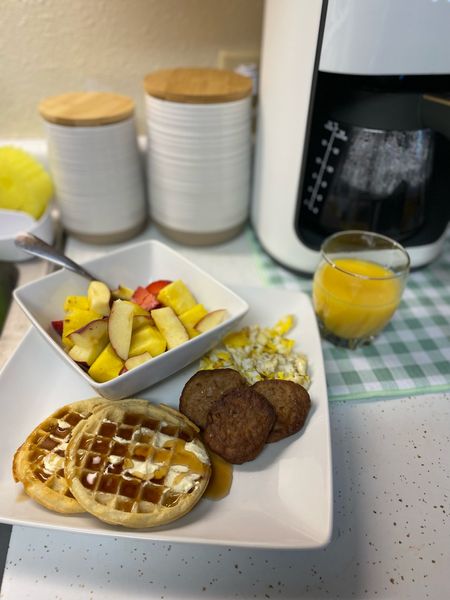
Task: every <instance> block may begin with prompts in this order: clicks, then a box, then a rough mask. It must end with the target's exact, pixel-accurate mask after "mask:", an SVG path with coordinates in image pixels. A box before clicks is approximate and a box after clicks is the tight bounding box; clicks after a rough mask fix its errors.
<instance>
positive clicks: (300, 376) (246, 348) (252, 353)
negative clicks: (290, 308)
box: [200, 315, 311, 388]
mask: <svg viewBox="0 0 450 600" xmlns="http://www.w3.org/2000/svg"><path fill="white" fill-rule="evenodd" d="M293 325H294V317H293V316H292V315H286V316H285V317H283V318H282V319H280V320H279V321H278V322H277V323H276V325H275V326H274V327H271V328H270V327H260V326H259V325H252V326H250V327H245V328H244V329H241V330H240V331H236V332H233V333H230V334H228V335H227V336H226V337H225V338H224V339H223V341H222V344H223V345H222V346H221V347H218V348H215V349H214V350H211V352H209V353H208V354H206V355H205V356H204V357H203V358H202V359H201V361H200V369H226V368H230V369H235V370H236V371H239V373H240V374H241V375H242V376H243V377H245V378H246V379H247V380H248V381H249V382H250V383H255V382H256V381H259V380H261V379H287V380H289V381H294V382H295V383H299V384H300V385H302V386H303V387H304V388H308V387H309V386H310V383H311V379H310V377H309V375H308V361H307V358H306V356H305V355H304V354H300V353H299V352H295V351H294V344H295V341H294V340H291V339H288V338H286V337H285V335H286V334H287V333H288V332H289V331H290V330H291V329H292V327H293Z"/></svg>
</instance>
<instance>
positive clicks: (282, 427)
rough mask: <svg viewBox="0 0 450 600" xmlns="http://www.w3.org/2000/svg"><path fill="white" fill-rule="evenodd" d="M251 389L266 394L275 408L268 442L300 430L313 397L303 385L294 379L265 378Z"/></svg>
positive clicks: (265, 396)
mask: <svg viewBox="0 0 450 600" xmlns="http://www.w3.org/2000/svg"><path fill="white" fill-rule="evenodd" d="M250 389H251V390H254V391H256V392H258V393H259V394H261V395H262V396H264V398H266V399H267V400H268V401H269V402H270V404H271V405H272V406H273V407H274V409H275V412H276V421H275V424H274V426H273V429H272V431H271V432H270V433H269V436H268V438H267V441H268V442H277V441H278V440H282V439H283V438H285V437H288V436H289V435H292V434H294V433H297V431H300V429H301V428H302V427H303V425H304V424H305V421H306V417H307V416H308V413H309V409H310V407H311V399H310V397H309V394H308V392H307V391H306V390H305V388H304V387H303V386H301V385H299V384H298V383H294V382H293V381H286V380H282V379H265V380H264V381H257V382H256V383H254V384H253V385H252V386H251V387H250Z"/></svg>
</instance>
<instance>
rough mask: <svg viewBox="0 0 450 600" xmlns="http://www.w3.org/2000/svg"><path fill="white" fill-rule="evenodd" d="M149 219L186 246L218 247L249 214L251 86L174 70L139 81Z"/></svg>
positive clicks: (216, 72) (209, 73)
mask: <svg viewBox="0 0 450 600" xmlns="http://www.w3.org/2000/svg"><path fill="white" fill-rule="evenodd" d="M144 89H145V92H146V95H145V102H146V116H147V189H148V200H149V208H150V215H151V217H152V220H153V221H154V223H155V224H156V225H157V226H158V227H159V228H160V229H161V230H162V231H163V232H164V233H165V234H166V235H167V236H168V237H170V238H172V239H174V240H175V241H177V242H181V243H183V244H189V245H209V244H216V243H220V242H224V241H226V240H228V239H230V238H232V237H234V236H235V235H237V234H238V233H239V232H240V231H241V230H242V228H243V226H244V225H245V223H246V222H247V219H248V213H249V201H250V183H251V150H252V146H251V144H252V142H251V119H252V97H251V94H252V80H251V79H250V78H248V77H245V76H242V75H239V74H237V73H234V72H232V71H225V70H220V69H208V68H178V69H165V70H162V71H156V72H153V73H150V74H149V75H147V76H146V77H145V79H144Z"/></svg>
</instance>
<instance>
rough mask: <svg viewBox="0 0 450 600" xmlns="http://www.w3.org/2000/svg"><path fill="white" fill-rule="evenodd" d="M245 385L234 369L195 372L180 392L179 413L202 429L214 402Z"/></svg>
mask: <svg viewBox="0 0 450 600" xmlns="http://www.w3.org/2000/svg"><path fill="white" fill-rule="evenodd" d="M247 385H248V384H247V381H246V380H245V379H244V378H243V377H242V376H241V374H240V373H238V372H237V371H235V370H234V369H212V370H210V371H197V373H195V375H193V376H192V377H191V378H190V379H189V381H187V382H186V384H185V386H184V388H183V391H182V392H181V396H180V412H182V413H183V414H184V415H186V416H187V417H188V419H190V420H191V421H193V422H194V423H195V424H196V425H198V426H199V427H201V428H202V429H204V428H205V426H206V417H207V415H208V412H209V409H210V408H211V406H212V405H213V404H214V402H215V401H216V400H218V399H219V398H220V397H221V395H222V394H223V393H224V392H228V391H229V390H232V389H233V388H236V387H244V386H247Z"/></svg>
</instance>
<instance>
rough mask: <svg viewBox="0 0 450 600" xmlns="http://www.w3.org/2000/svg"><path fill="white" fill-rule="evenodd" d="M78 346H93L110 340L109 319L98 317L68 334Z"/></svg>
mask: <svg viewBox="0 0 450 600" xmlns="http://www.w3.org/2000/svg"><path fill="white" fill-rule="evenodd" d="M68 337H69V338H70V339H71V340H72V342H73V343H74V344H75V345H76V346H80V347H81V348H91V347H92V346H93V345H94V344H97V343H99V342H100V343H102V342H103V341H104V342H105V343H104V345H105V346H106V344H107V342H108V319H96V320H95V321H91V322H90V323H88V324H87V325H84V327H81V328H80V329H77V330H76V331H73V332H72V333H70V334H69V336H68Z"/></svg>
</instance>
